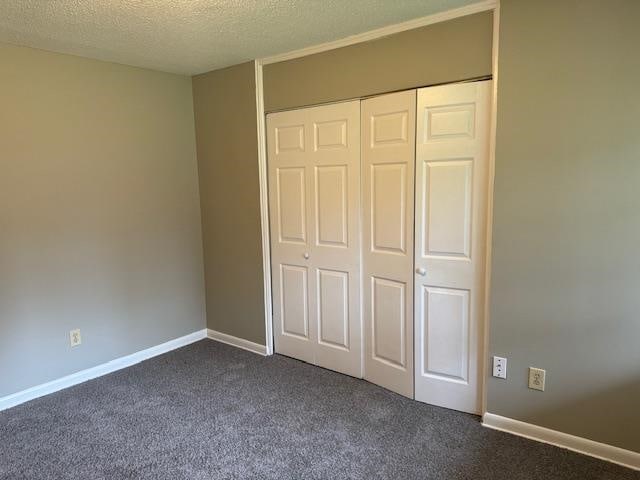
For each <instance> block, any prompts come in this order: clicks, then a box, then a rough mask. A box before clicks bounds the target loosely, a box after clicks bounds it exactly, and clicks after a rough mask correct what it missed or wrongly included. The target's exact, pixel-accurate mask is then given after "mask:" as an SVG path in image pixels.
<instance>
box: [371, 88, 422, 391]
mask: <svg viewBox="0 0 640 480" xmlns="http://www.w3.org/2000/svg"><path fill="white" fill-rule="evenodd" d="M415 102H416V93H415V90H412V91H408V92H400V93H394V94H390V95H383V96H380V97H375V98H370V99H367V100H364V101H363V102H362V125H363V130H362V165H363V182H362V184H363V201H364V208H363V235H364V241H363V251H362V258H363V264H362V269H363V282H364V283H363V284H364V285H367V288H364V289H363V314H364V325H365V342H364V343H365V356H364V359H365V362H364V376H365V378H366V379H367V380H369V381H371V382H373V383H376V384H378V385H381V386H383V387H385V388H388V389H390V390H393V391H395V392H398V393H400V394H402V395H405V396H407V397H411V398H413V377H414V374H413V285H412V282H413V250H414V248H413V239H414V235H413V211H414V203H413V202H414V200H413V192H414V181H413V178H414V163H415V162H414V160H415V111H416V110H415V108H416V103H415Z"/></svg>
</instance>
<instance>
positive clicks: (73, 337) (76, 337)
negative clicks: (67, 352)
mask: <svg viewBox="0 0 640 480" xmlns="http://www.w3.org/2000/svg"><path fill="white" fill-rule="evenodd" d="M69 341H70V343H71V346H72V347H77V346H78V345H80V344H81V343H82V337H81V336H80V329H79V328H77V329H75V330H71V331H70V332H69Z"/></svg>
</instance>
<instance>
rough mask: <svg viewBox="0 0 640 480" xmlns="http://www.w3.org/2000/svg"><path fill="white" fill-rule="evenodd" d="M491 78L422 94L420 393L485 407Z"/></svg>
mask: <svg viewBox="0 0 640 480" xmlns="http://www.w3.org/2000/svg"><path fill="white" fill-rule="evenodd" d="M490 85H491V82H490V81H486V82H472V83H465V84H456V85H446V86H439V87H429V88H423V89H420V90H418V107H417V112H418V113H417V143H416V196H415V201H416V230H415V231H416V240H415V245H416V252H415V257H416V258H415V262H416V274H415V298H416V306H415V315H416V325H415V328H416V330H415V334H416V336H415V356H416V357H415V362H416V365H417V368H416V371H415V395H416V400H421V401H424V402H427V403H431V404H434V405H440V406H444V407H448V408H453V409H457V410H463V411H466V412H471V413H479V410H480V401H481V398H480V384H481V379H480V374H481V372H480V366H481V365H482V359H481V357H480V355H481V348H480V342H481V341H482V332H483V319H482V312H483V309H484V303H483V302H484V272H485V247H486V246H485V238H486V205H487V198H486V197H487V178H488V177H487V174H488V173H487V172H488V153H489V138H488V134H489V131H488V128H489V102H490Z"/></svg>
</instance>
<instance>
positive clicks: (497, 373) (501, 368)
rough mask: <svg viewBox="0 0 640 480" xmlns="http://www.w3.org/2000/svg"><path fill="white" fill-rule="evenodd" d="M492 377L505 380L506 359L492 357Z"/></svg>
mask: <svg viewBox="0 0 640 480" xmlns="http://www.w3.org/2000/svg"><path fill="white" fill-rule="evenodd" d="M493 376H494V377H497V378H507V359H506V358H504V357H493Z"/></svg>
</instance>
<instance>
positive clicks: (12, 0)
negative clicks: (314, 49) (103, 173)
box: [0, 0, 475, 74]
mask: <svg viewBox="0 0 640 480" xmlns="http://www.w3.org/2000/svg"><path fill="white" fill-rule="evenodd" d="M474 1H475V0H0V42H6V43H12V44H17V45H25V46H29V47H35V48H40V49H43V50H51V51H56V52H63V53H70V54H74V55H80V56H83V57H91V58H98V59H101V60H107V61H111V62H117V63H124V64H127V65H136V66H140V67H146V68H152V69H155V70H162V71H167V72H176V73H184V74H195V73H202V72H206V71H209V70H214V69H216V68H222V67H225V66H228V65H233V64H236V63H240V62H243V61H247V60H252V59H254V58H260V57H264V56H268V55H274V54H277V53H284V52H288V51H290V50H296V49H299V48H303V47H307V46H310V45H315V44H318V43H323V42H327V41H331V40H337V39H339V38H344V37H346V36H349V35H354V34H356V33H361V32H364V31H367V30H372V29H375V28H378V27H382V26H385V25H390V24H393V23H398V22H402V21H405V20H409V19H412V18H416V17H421V16H424V15H430V14H432V13H436V12H440V11H444V10H449V9H451V8H455V7H459V6H462V5H466V4H469V3H473V2H474Z"/></svg>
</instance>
